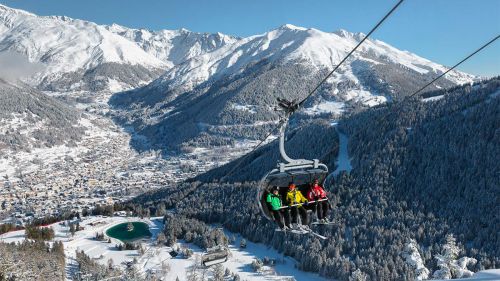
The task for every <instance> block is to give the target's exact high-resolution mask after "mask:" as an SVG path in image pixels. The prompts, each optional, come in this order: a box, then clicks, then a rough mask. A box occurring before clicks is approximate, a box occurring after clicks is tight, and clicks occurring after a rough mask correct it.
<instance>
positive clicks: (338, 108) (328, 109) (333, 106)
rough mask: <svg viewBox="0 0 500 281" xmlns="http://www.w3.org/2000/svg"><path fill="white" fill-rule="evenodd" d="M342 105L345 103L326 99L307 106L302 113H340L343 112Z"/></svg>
mask: <svg viewBox="0 0 500 281" xmlns="http://www.w3.org/2000/svg"><path fill="white" fill-rule="evenodd" d="M344 106H345V104H344V103H343V102H335V101H327V102H323V103H320V104H316V105H314V106H312V107H309V108H304V113H306V114H308V115H318V114H323V113H333V114H337V115H340V114H342V112H344Z"/></svg>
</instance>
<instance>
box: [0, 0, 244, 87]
mask: <svg viewBox="0 0 500 281" xmlns="http://www.w3.org/2000/svg"><path fill="white" fill-rule="evenodd" d="M234 40H235V39H234V38H232V37H229V36H225V35H222V34H198V33H193V32H189V31H185V30H180V31H169V30H163V31H159V32H151V31H147V30H132V29H127V28H124V27H120V26H117V25H112V26H102V25H98V24H95V23H93V22H89V21H84V20H78V19H72V18H68V17H65V16H46V17H42V16H37V15H34V14H31V13H28V12H25V11H22V10H17V9H11V8H9V7H6V6H3V5H0V52H4V51H10V52H17V53H20V54H22V55H25V56H27V57H28V58H29V60H30V61H31V62H41V63H43V64H44V65H45V69H44V71H42V72H40V73H38V75H37V76H36V77H35V78H34V81H31V82H33V83H35V84H39V87H40V88H41V89H43V90H49V91H70V90H91V91H101V90H123V89H131V88H136V87H139V86H141V85H144V84H145V83H147V82H149V81H151V80H152V79H154V78H157V77H158V76H159V75H160V74H161V73H162V72H163V71H165V70H166V69H169V68H171V67H172V66H174V64H176V63H179V62H181V61H183V60H185V59H188V58H190V57H192V56H195V55H199V54H203V53H204V52H207V51H211V50H213V49H214V48H218V47H220V46H222V45H224V44H228V43H231V42H233V41H234Z"/></svg>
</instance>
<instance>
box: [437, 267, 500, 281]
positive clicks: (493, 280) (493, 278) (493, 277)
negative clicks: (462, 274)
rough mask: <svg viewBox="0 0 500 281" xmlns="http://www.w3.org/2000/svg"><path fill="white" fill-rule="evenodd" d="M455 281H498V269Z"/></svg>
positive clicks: (499, 273) (499, 278) (499, 277)
mask: <svg viewBox="0 0 500 281" xmlns="http://www.w3.org/2000/svg"><path fill="white" fill-rule="evenodd" d="M431 280H432V281H444V280H441V279H431ZM456 280H474V281H499V280H500V269H487V270H483V271H479V272H476V273H474V276H472V277H470V278H462V279H456Z"/></svg>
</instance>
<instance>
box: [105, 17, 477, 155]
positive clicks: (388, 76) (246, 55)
mask: <svg viewBox="0 0 500 281" xmlns="http://www.w3.org/2000/svg"><path fill="white" fill-rule="evenodd" d="M363 37H364V35H363V34H353V33H349V32H347V31H343V30H341V31H338V32H335V33H330V32H322V31H320V30H317V29H311V28H309V29H306V28H302V27H296V26H293V25H290V24H287V25H283V26H281V27H279V28H277V29H274V30H272V31H270V32H267V33H264V34H261V35H255V36H251V37H247V38H243V39H240V40H238V41H236V42H234V43H232V44H226V45H224V46H221V47H220V48H218V49H216V50H214V51H212V52H208V53H205V54H202V55H199V56H195V57H193V58H191V59H188V60H187V61H185V62H184V63H181V64H178V65H176V66H174V67H173V68H171V69H169V70H167V71H166V72H165V73H164V74H163V75H162V76H161V77H159V78H158V79H156V80H155V81H153V82H152V83H150V84H149V85H147V86H145V87H143V88H139V89H136V90H134V91H130V92H126V93H122V94H118V95H115V96H114V97H113V99H112V100H111V103H112V104H113V105H115V106H117V107H120V108H121V109H124V110H123V111H122V112H120V115H121V116H120V118H121V119H122V120H123V121H125V122H127V123H130V124H133V125H134V126H135V127H136V129H137V131H138V132H140V133H141V134H143V135H145V136H146V137H149V138H152V139H153V141H152V142H151V143H153V144H155V143H156V142H157V141H156V140H154V138H158V143H159V144H160V145H164V144H165V143H169V144H170V145H172V144H173V145H174V146H175V145H177V144H178V143H182V142H184V141H185V140H189V141H191V142H192V140H193V139H195V142H198V144H199V143H201V142H204V143H207V142H210V143H217V142H219V143H227V141H228V140H227V139H224V140H221V139H220V137H221V136H223V137H224V138H227V137H229V138H255V137H259V136H260V135H259V134H260V133H263V132H264V130H263V129H262V128H263V126H262V124H269V122H270V121H272V120H276V118H277V117H276V114H275V112H274V111H273V104H275V103H276V98H277V97H281V98H286V99H289V100H292V99H297V100H299V99H302V98H303V97H305V96H306V95H307V94H308V92H309V91H310V90H311V89H312V88H313V87H314V86H315V85H316V84H317V83H318V82H319V81H320V80H321V79H322V78H323V77H324V76H325V75H326V73H327V72H328V71H329V70H331V69H332V67H333V66H334V65H335V64H338V63H339V62H340V60H342V59H343V57H344V56H345V55H346V54H347V53H348V52H349V51H350V50H351V49H352V48H354V46H356V44H357V43H358V42H359V41H360V40H361V39H362V38H363ZM444 71H446V67H444V66H442V65H439V64H437V63H434V62H431V61H429V60H427V59H424V58H421V57H419V56H417V55H415V54H412V53H409V52H406V51H401V50H398V49H396V48H394V47H392V46H390V45H388V44H386V43H384V42H381V41H378V40H372V39H369V40H366V41H365V43H364V44H363V45H362V47H361V48H360V49H359V50H358V51H357V52H356V53H355V54H354V55H353V56H352V57H351V58H350V59H349V60H348V61H347V62H346V63H345V64H344V65H343V66H342V67H341V68H340V70H339V71H337V72H336V73H334V75H332V77H331V78H329V79H328V80H327V82H326V83H325V84H324V85H323V86H322V87H321V88H320V89H319V91H318V92H317V93H316V95H314V96H313V97H312V98H311V99H309V100H308V101H307V103H305V110H304V111H303V112H302V113H303V114H307V115H319V114H322V115H325V114H327V115H328V114H331V113H333V114H335V115H337V116H338V115H339V114H341V113H342V112H344V111H346V110H349V108H350V107H351V106H358V105H361V106H374V105H377V104H380V103H383V102H385V101H386V100H388V99H392V98H398V97H401V96H405V95H408V94H410V93H411V92H413V91H414V90H416V89H417V88H419V87H421V86H422V85H424V84H425V83H426V82H427V81H429V80H431V79H432V78H434V77H436V76H437V75H439V74H441V73H443V72H444ZM474 78H475V77H474V76H472V75H469V74H465V73H462V72H458V71H452V72H450V73H449V74H447V75H446V77H445V78H444V79H441V80H440V81H438V82H437V83H435V85H434V87H436V88H439V87H440V88H446V87H451V86H455V85H457V84H461V83H465V82H470V81H472V80H473V79H474ZM430 89H432V87H430ZM256 124H261V125H256ZM226 125H231V126H239V125H245V126H249V125H256V126H254V128H253V129H254V130H253V131H252V130H248V129H245V130H243V129H242V128H236V127H232V128H231V130H230V131H229V130H227V128H225V129H224V131H223V128H222V127H221V126H226ZM257 127H258V128H257ZM256 128H257V129H256ZM202 133H203V134H209V135H211V136H215V137H216V138H219V140H217V141H214V140H210V141H207V140H206V137H204V140H200V141H198V140H196V139H197V138H198V137H199V136H200V135H201V134H202ZM169 134H171V135H172V138H170V137H169V136H168V135H169ZM160 139H161V140H160Z"/></svg>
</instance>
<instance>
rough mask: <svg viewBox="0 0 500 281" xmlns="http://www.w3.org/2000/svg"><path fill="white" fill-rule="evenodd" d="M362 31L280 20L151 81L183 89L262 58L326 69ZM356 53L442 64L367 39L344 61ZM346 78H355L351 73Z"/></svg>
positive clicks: (415, 65) (375, 59)
mask: <svg viewBox="0 0 500 281" xmlns="http://www.w3.org/2000/svg"><path fill="white" fill-rule="evenodd" d="M363 37H364V35H363V34H352V33H349V32H347V31H341V32H336V33H328V32H322V31H320V30H317V29H313V28H309V29H306V28H302V27H296V26H292V25H284V26H281V27H279V28H277V29H274V30H271V31H269V32H266V33H264V34H260V35H254V36H250V37H247V38H242V39H240V40H237V41H235V42H234V43H232V44H227V45H225V46H222V47H221V48H219V49H217V50H215V51H213V52H209V53H206V54H203V55H200V56H197V57H193V58H191V59H189V60H187V61H186V62H185V63H183V64H182V65H178V66H176V67H174V68H172V69H170V70H168V71H167V72H166V73H165V74H163V75H162V77H161V78H160V79H159V80H158V81H156V83H155V85H156V86H161V85H164V86H163V87H167V88H174V87H182V88H184V89H187V90H189V89H191V88H193V87H195V86H197V85H199V84H200V83H202V82H204V81H207V80H210V79H215V78H216V77H219V76H221V75H224V74H227V73H235V72H238V71H240V70H242V69H244V68H245V67H246V66H247V65H248V64H249V63H252V62H256V61H259V60H262V59H268V60H271V61H279V62H280V63H287V62H290V61H294V62H295V61H302V62H307V65H309V66H312V67H313V68H316V69H325V68H327V69H331V68H332V67H333V66H334V65H336V64H337V63H338V62H339V61H340V60H341V59H343V58H344V56H345V55H346V54H347V53H348V52H349V51H350V50H352V49H353V48H354V46H355V45H356V44H357V43H358V42H359V40H360V39H361V38H363ZM357 59H359V60H363V61H367V62H370V63H372V64H382V63H385V62H387V61H389V62H392V63H396V64H400V65H401V66H402V67H405V68H409V69H412V70H415V71H417V72H419V73H423V74H425V73H428V72H429V71H433V72H435V73H436V74H439V73H442V72H444V71H446V70H447V68H446V67H444V66H442V65H439V64H436V63H433V62H431V61H429V60H427V59H424V58H421V57H419V56H417V55H415V54H412V53H410V52H407V51H401V50H398V49H396V48H394V47H392V46H390V45H388V44H386V43H384V42H381V41H379V40H372V39H368V40H366V41H365V43H364V44H363V45H362V46H361V47H360V49H359V50H358V51H357V52H356V53H354V55H353V57H352V59H350V61H354V60H357ZM350 61H349V62H350ZM349 62H348V64H346V71H345V73H344V75H352V70H351V69H350V66H349ZM352 76H354V75H352ZM351 78H353V77H351ZM447 78H448V79H450V80H451V81H453V82H455V83H464V82H470V81H472V79H473V78H474V76H472V75H468V74H464V73H462V72H458V71H451V72H450V73H449V74H447ZM351 80H353V81H356V79H355V77H354V78H353V79H351Z"/></svg>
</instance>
